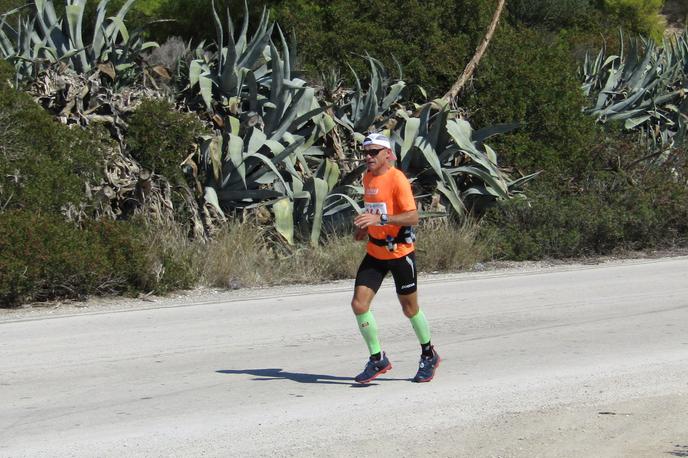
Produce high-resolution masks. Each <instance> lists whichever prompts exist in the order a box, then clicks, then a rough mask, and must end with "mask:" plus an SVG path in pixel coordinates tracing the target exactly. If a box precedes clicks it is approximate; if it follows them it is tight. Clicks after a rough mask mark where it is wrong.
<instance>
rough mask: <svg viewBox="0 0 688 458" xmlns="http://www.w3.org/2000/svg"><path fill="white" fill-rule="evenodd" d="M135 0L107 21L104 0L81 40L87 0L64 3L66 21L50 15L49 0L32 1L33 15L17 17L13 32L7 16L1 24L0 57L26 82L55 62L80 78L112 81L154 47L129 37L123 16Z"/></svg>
mask: <svg viewBox="0 0 688 458" xmlns="http://www.w3.org/2000/svg"><path fill="white" fill-rule="evenodd" d="M133 2H134V0H128V1H127V2H126V3H125V4H124V5H123V6H122V7H121V8H120V10H119V11H118V13H117V14H116V15H115V16H111V17H107V4H108V0H101V2H100V3H99V4H98V7H97V11H96V22H95V24H94V26H93V35H92V36H91V37H90V40H89V41H85V40H86V39H85V37H84V34H83V16H84V8H85V6H86V0H67V1H66V7H65V9H66V18H65V19H63V18H60V17H58V16H57V14H56V13H55V7H54V6H53V2H52V0H36V1H35V2H34V6H35V12H34V14H33V17H32V18H30V19H28V18H25V19H20V21H19V23H20V25H19V27H18V28H17V29H15V28H13V27H12V26H11V25H10V23H9V22H7V21H6V17H3V18H2V20H1V21H0V54H1V55H2V57H3V58H4V59H7V60H9V61H11V62H13V63H14V65H15V68H16V70H17V78H18V79H19V80H24V81H30V80H33V79H35V78H36V77H37V76H38V74H39V73H40V72H41V71H42V70H44V69H46V68H47V67H50V66H52V65H55V64H57V63H61V64H62V65H66V66H67V67H68V68H70V69H72V70H74V71H75V72H77V73H79V74H90V73H92V72H94V71H96V70H100V71H102V72H103V73H105V74H107V75H108V76H110V78H111V79H112V80H116V79H117V78H118V77H120V76H121V75H126V74H127V71H128V70H131V69H132V68H133V67H134V66H135V62H136V59H138V57H139V55H140V54H141V52H143V51H145V50H146V49H149V48H152V47H155V46H157V44H156V43H154V42H144V41H143V40H142V39H141V37H140V34H139V33H131V34H130V33H129V31H128V30H127V27H126V25H125V23H124V17H125V15H126V13H127V11H128V10H129V9H130V8H131V5H132V3H133Z"/></svg>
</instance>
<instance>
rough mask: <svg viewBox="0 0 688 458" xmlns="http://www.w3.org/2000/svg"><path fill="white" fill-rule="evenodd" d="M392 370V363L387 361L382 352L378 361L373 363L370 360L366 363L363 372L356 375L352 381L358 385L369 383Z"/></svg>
mask: <svg viewBox="0 0 688 458" xmlns="http://www.w3.org/2000/svg"><path fill="white" fill-rule="evenodd" d="M391 368H392V363H390V362H389V359H387V355H386V354H385V353H384V352H382V358H380V360H379V361H375V360H373V359H372V358H370V359H369V360H368V362H367V363H366V366H365V368H364V369H363V372H361V373H360V374H358V375H357V376H356V378H354V380H356V381H357V382H358V383H369V382H370V381H372V380H374V379H375V378H377V376H378V375H381V374H384V373H385V372H387V371H388V370H390V369H391Z"/></svg>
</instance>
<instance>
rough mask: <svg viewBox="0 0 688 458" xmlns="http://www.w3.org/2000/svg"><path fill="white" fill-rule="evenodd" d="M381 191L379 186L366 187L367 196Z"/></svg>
mask: <svg viewBox="0 0 688 458" xmlns="http://www.w3.org/2000/svg"><path fill="white" fill-rule="evenodd" d="M379 192H380V190H379V189H378V188H366V190H365V193H366V196H376V195H377V193H379Z"/></svg>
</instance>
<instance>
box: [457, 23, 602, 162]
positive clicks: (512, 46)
mask: <svg viewBox="0 0 688 458" xmlns="http://www.w3.org/2000/svg"><path fill="white" fill-rule="evenodd" d="M584 102H585V100H584V97H583V94H582V91H581V89H580V81H579V80H578V79H577V77H576V62H575V61H574V59H573V58H572V56H571V52H570V49H569V47H568V45H567V44H566V43H565V42H564V41H563V40H562V39H560V38H559V37H558V36H557V35H553V34H551V33H547V32H538V31H534V30H530V29H523V28H522V29H514V28H511V27H509V26H508V25H507V24H504V25H503V27H501V28H500V29H499V30H498V32H497V34H496V35H495V38H494V39H493V41H492V43H491V44H490V47H489V48H488V52H487V53H486V54H485V56H484V57H483V59H482V61H481V62H480V66H479V67H478V69H477V71H476V74H475V80H474V82H473V84H472V86H471V87H468V88H467V90H466V92H465V94H464V95H463V97H462V98H461V99H460V100H459V105H460V106H465V107H467V109H468V112H469V118H470V120H471V124H473V125H477V126H485V125H492V124H495V123H500V122H519V123H521V124H522V126H521V128H520V129H518V130H517V131H516V132H514V133H510V134H509V135H503V136H498V137H495V138H494V140H493V139H490V141H492V143H491V144H490V146H492V147H494V148H495V150H497V151H499V152H500V158H499V160H500V164H501V165H509V166H515V167H517V168H519V169H521V170H522V171H524V172H526V173H530V172H534V171H536V170H545V171H546V172H547V173H549V174H554V173H559V172H562V173H564V172H565V173H579V172H580V171H583V170H586V169H588V168H589V166H590V157H591V153H590V151H591V149H592V148H593V146H594V145H595V144H596V142H597V130H596V127H595V124H594V120H593V119H590V117H588V116H585V115H584V114H582V113H581V108H582V107H583V106H584Z"/></svg>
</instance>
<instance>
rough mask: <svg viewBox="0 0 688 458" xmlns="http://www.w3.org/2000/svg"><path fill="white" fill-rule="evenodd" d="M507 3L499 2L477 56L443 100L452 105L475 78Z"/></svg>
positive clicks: (504, 0)
mask: <svg viewBox="0 0 688 458" xmlns="http://www.w3.org/2000/svg"><path fill="white" fill-rule="evenodd" d="M505 3H506V0H499V4H498V5H497V9H496V10H495V13H494V16H493V17H492V23H491V24H490V27H489V28H488V29H487V33H486V34H485V37H484V38H483V41H482V42H481V43H480V46H478V49H477V50H476V51H475V55H474V56H473V58H472V59H471V61H470V62H469V63H468V65H466V68H465V69H464V70H463V73H462V74H461V76H460V77H459V79H458V80H456V82H455V83H454V85H453V86H452V88H451V89H450V90H449V92H447V93H446V94H444V97H442V100H444V101H445V102H447V103H451V102H452V101H453V100H454V99H455V98H456V96H457V95H459V92H461V89H463V87H464V85H465V84H466V81H468V80H469V79H470V78H471V76H473V72H474V71H475V68H476V67H477V66H478V62H480V59H481V58H482V57H483V54H485V50H486V49H487V45H489V44H490V40H492V35H494V32H495V30H496V29H497V23H499V18H500V16H501V15H502V10H503V9H504V4H505Z"/></svg>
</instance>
